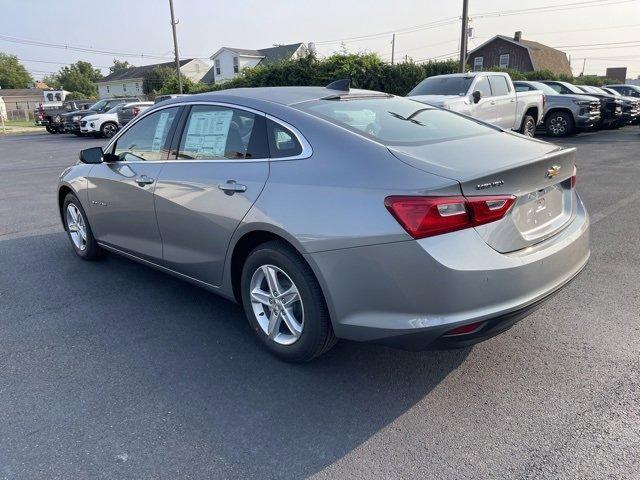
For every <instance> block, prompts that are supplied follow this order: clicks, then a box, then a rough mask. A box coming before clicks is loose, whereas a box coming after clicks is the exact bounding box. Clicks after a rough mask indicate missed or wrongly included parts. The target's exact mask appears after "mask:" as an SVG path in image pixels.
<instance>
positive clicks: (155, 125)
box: [88, 107, 178, 261]
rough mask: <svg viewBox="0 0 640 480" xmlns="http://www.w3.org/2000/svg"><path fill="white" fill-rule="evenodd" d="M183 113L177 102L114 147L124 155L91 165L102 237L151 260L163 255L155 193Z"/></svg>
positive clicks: (95, 220)
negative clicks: (179, 110)
mask: <svg viewBox="0 0 640 480" xmlns="http://www.w3.org/2000/svg"><path fill="white" fill-rule="evenodd" d="M177 113H178V107H172V108H166V109H162V110H158V111H156V112H154V113H152V114H150V115H148V116H146V117H144V118H142V119H141V120H140V121H139V122H137V123H136V124H135V125H133V126H132V127H131V128H130V129H128V130H127V131H126V132H125V133H124V134H123V135H122V136H121V137H119V138H118V139H117V140H116V142H115V144H114V145H113V146H112V147H111V148H110V150H109V151H108V153H113V154H115V155H117V156H118V160H117V161H113V162H105V163H101V164H98V165H96V166H94V167H93V169H92V170H91V172H90V174H89V176H88V182H89V188H88V192H89V208H90V210H91V212H90V214H89V216H90V217H91V226H92V229H93V233H94V235H95V236H96V238H97V240H98V241H99V242H101V243H104V244H107V245H110V246H113V247H116V248H118V249H120V250H123V251H125V252H128V253H132V254H134V255H136V256H139V257H141V258H145V259H147V260H151V261H160V260H161V259H162V242H161V240H160V233H159V230H158V222H157V220H156V214H155V206H154V198H153V192H154V190H155V188H156V183H157V180H158V178H159V176H160V172H161V171H162V168H163V166H164V160H166V158H167V155H168V143H169V142H170V141H171V138H170V137H171V135H170V132H171V131H172V127H173V126H174V124H175V120H176V117H177Z"/></svg>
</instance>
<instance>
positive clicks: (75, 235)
mask: <svg viewBox="0 0 640 480" xmlns="http://www.w3.org/2000/svg"><path fill="white" fill-rule="evenodd" d="M66 217H67V231H68V232H69V236H70V237H71V241H72V242H73V244H74V245H75V247H76V248H77V249H78V250H80V251H84V250H85V249H86V248H87V227H86V224H85V221H84V218H83V216H82V213H80V210H79V209H78V207H76V206H75V205H74V204H73V203H70V204H69V206H68V207H67V215H66Z"/></svg>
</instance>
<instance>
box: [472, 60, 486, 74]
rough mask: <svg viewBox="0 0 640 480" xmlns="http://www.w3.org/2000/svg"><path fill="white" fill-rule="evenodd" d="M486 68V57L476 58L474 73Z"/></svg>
mask: <svg viewBox="0 0 640 480" xmlns="http://www.w3.org/2000/svg"><path fill="white" fill-rule="evenodd" d="M483 66H484V57H476V58H474V59H473V71H474V72H479V71H480V70H482V67H483Z"/></svg>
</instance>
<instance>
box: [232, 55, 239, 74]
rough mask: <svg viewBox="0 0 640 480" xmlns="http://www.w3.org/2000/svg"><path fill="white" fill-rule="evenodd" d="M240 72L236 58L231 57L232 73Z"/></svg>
mask: <svg viewBox="0 0 640 480" xmlns="http://www.w3.org/2000/svg"><path fill="white" fill-rule="evenodd" d="M239 71H240V66H239V61H238V57H233V73H238V72H239Z"/></svg>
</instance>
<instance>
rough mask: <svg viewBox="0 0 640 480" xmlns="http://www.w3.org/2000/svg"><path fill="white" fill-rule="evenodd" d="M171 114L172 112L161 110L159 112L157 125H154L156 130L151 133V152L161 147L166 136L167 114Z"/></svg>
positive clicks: (157, 150)
mask: <svg viewBox="0 0 640 480" xmlns="http://www.w3.org/2000/svg"><path fill="white" fill-rule="evenodd" d="M171 115H172V112H162V113H161V114H160V118H159V119H158V125H156V132H155V134H154V135H153V144H152V145H151V151H152V152H159V151H160V150H161V149H162V144H163V143H164V141H165V139H166V138H167V132H166V130H167V126H168V123H167V121H168V120H169V116H171Z"/></svg>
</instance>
